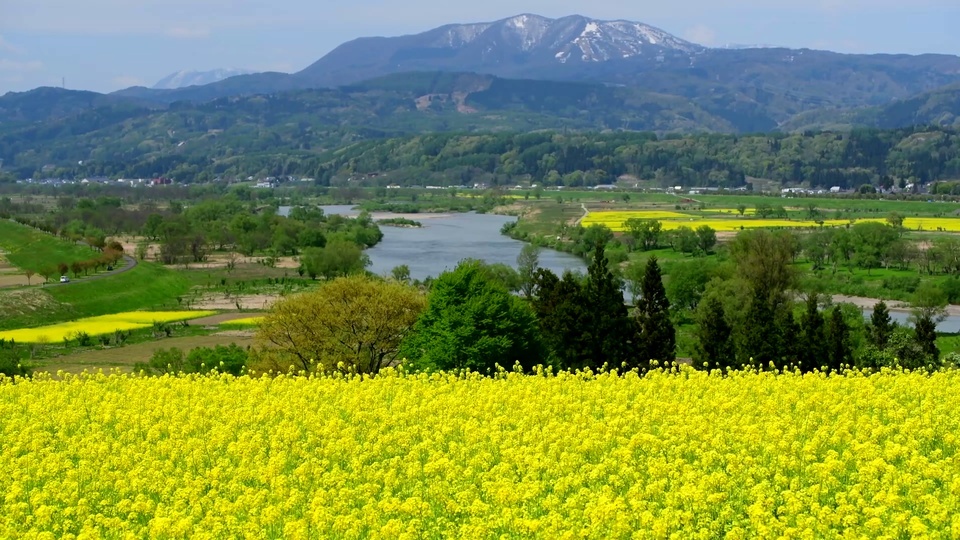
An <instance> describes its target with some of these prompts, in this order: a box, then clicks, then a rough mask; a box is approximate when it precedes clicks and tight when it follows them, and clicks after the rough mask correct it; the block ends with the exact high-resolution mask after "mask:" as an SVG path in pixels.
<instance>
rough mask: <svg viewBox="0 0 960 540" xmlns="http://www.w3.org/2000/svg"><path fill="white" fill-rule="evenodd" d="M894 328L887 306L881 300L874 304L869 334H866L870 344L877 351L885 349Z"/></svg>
mask: <svg viewBox="0 0 960 540" xmlns="http://www.w3.org/2000/svg"><path fill="white" fill-rule="evenodd" d="M894 326H895V325H894V323H893V319H891V318H890V311H889V310H888V309H887V304H886V303H885V302H884V301H883V300H881V301H879V302H877V303H876V304H874V306H873V313H871V314H870V332H869V334H868V338H869V341H870V343H871V344H873V345H874V346H875V347H877V348H878V349H883V348H885V347H886V346H887V342H888V341H889V340H890V335H891V334H893V329H894Z"/></svg>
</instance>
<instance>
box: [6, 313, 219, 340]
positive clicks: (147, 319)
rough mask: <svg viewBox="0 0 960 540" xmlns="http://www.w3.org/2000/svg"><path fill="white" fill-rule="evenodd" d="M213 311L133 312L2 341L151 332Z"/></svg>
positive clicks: (13, 334) (27, 331)
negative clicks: (155, 325) (157, 324)
mask: <svg viewBox="0 0 960 540" xmlns="http://www.w3.org/2000/svg"><path fill="white" fill-rule="evenodd" d="M214 313H215V312H213V311H133V312H127V313H115V314H113V315H102V316H100V317H87V318H84V319H77V320H75V321H70V322H65V323H59V324H53V325H48V326H40V327H36V328H24V329H19V330H8V331H5V332H0V339H4V340H7V341H16V342H17V343H51V342H58V341H63V340H64V339H72V338H73V336H75V335H76V334H77V333H79V332H85V333H87V334H89V335H91V336H99V335H103V334H112V333H113V332H115V331H117V330H120V331H126V330H138V329H141V328H149V327H150V326H152V325H153V323H154V322H175V321H185V320H190V319H197V318H200V317H207V316H210V315H213V314H214Z"/></svg>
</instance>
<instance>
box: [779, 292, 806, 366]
mask: <svg viewBox="0 0 960 540" xmlns="http://www.w3.org/2000/svg"><path fill="white" fill-rule="evenodd" d="M778 315H779V316H778V317H777V326H776V327H777V328H778V329H779V332H780V360H779V362H777V369H785V368H787V367H789V366H796V365H797V364H799V363H800V354H801V352H802V350H803V349H802V346H801V344H800V341H799V340H798V339H797V336H799V335H800V323H799V322H797V318H796V317H794V316H793V310H792V309H790V306H785V307H784V309H781V310H780V311H779V312H778Z"/></svg>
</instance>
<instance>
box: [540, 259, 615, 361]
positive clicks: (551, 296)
mask: <svg viewBox="0 0 960 540" xmlns="http://www.w3.org/2000/svg"><path fill="white" fill-rule="evenodd" d="M534 282H535V285H534V291H533V299H532V300H533V301H532V303H531V305H532V306H533V310H534V312H535V313H536V315H537V320H538V321H539V324H540V332H541V334H542V337H543V341H544V343H545V344H546V346H547V349H548V354H549V360H548V362H549V364H550V365H552V366H554V367H556V368H558V369H570V370H578V369H584V368H588V367H589V368H596V367H597V366H598V365H599V364H595V359H594V357H593V349H592V347H591V346H590V342H589V340H590V335H589V332H588V325H589V322H588V314H587V302H586V299H585V296H584V291H583V285H582V284H581V283H580V282H579V281H578V279H577V278H576V277H575V276H574V275H573V274H571V273H570V272H566V273H565V274H564V275H563V279H560V278H558V277H557V276H556V274H554V273H553V272H551V271H550V270H547V269H544V268H540V269H538V270H537V271H536V273H535V278H534ZM601 364H602V362H601Z"/></svg>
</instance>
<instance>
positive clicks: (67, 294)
mask: <svg viewBox="0 0 960 540" xmlns="http://www.w3.org/2000/svg"><path fill="white" fill-rule="evenodd" d="M189 289H190V284H189V282H188V281H187V279H186V278H185V277H184V276H183V275H181V274H180V273H179V272H175V271H173V270H170V269H167V268H164V267H163V266H161V265H158V264H154V263H147V262H142V263H140V264H138V265H137V267H136V268H134V269H133V270H130V271H129V272H124V273H122V274H117V275H115V276H110V277H109V278H107V279H101V280H97V281H90V282H87V283H84V282H78V283H72V284H70V285H67V286H64V287H53V288H50V289H49V292H50V295H51V296H52V297H53V298H54V299H55V300H57V301H58V302H62V303H65V304H69V305H71V306H73V308H74V309H75V310H76V311H77V313H78V314H81V315H82V316H85V317H91V316H95V315H108V314H111V313H119V312H122V311H134V310H137V309H147V308H153V309H159V308H176V307H179V303H178V302H177V297H182V296H183V295H185V294H186V293H187V292H188V291H189Z"/></svg>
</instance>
